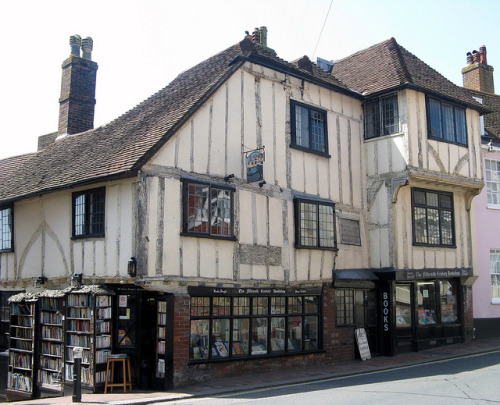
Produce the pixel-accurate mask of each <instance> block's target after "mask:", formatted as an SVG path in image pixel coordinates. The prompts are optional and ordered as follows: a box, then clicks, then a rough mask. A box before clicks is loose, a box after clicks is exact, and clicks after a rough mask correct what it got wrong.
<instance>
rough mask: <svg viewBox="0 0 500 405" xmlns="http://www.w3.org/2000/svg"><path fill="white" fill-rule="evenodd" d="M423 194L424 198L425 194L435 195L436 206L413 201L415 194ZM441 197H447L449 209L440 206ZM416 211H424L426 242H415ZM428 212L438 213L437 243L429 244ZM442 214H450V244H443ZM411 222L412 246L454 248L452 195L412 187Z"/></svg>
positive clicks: (454, 233)
mask: <svg viewBox="0 0 500 405" xmlns="http://www.w3.org/2000/svg"><path fill="white" fill-rule="evenodd" d="M417 191H418V192H424V193H426V198H427V194H435V195H437V198H438V205H437V206H434V205H429V204H428V203H426V204H421V203H417V202H416V201H415V192H417ZM441 196H443V197H449V198H450V201H451V204H450V205H451V207H443V206H442V205H441V198H440V197H441ZM416 209H424V210H425V223H426V225H427V227H426V236H425V237H426V239H427V242H417V229H416V228H417V227H416V218H415V212H416ZM429 210H436V211H438V213H439V215H438V225H439V243H429V238H430V237H431V235H430V232H429V225H428V224H429V220H428V218H429ZM442 212H449V213H450V214H451V218H450V221H451V243H449V244H448V243H443V239H444V236H443V221H442V216H441V213H442ZM411 220H412V234H413V245H414V246H429V247H443V248H456V229H455V209H454V200H453V193H451V192H447V191H437V190H429V189H424V188H418V187H413V188H412V189H411Z"/></svg>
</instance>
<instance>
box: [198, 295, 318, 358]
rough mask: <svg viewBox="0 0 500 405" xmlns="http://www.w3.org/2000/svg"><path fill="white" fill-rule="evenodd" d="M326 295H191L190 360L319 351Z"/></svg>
mask: <svg viewBox="0 0 500 405" xmlns="http://www.w3.org/2000/svg"><path fill="white" fill-rule="evenodd" d="M320 303H321V296H320V295H304V296H224V297H207V296H204V297H198V296H197V297H194V296H193V297H191V325H190V347H189V352H190V359H191V360H192V361H207V360H216V359H217V360H224V359H225V360H229V359H241V358H252V357H255V356H269V355H275V354H288V353H290V354H291V353H293V354H295V353H300V352H310V351H317V350H319V349H321V343H320V340H319V339H320V336H321V333H320V327H321V325H320V319H321V317H320V308H321V305H320Z"/></svg>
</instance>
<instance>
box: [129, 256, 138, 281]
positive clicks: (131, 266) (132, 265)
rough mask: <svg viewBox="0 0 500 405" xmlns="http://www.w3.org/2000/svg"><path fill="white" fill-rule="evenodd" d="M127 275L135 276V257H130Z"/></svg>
mask: <svg viewBox="0 0 500 405" xmlns="http://www.w3.org/2000/svg"><path fill="white" fill-rule="evenodd" d="M127 273H128V275H129V276H130V277H135V275H136V274H137V260H136V259H135V257H131V258H130V259H129V261H128V264H127Z"/></svg>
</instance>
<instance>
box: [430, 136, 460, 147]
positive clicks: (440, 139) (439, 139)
mask: <svg viewBox="0 0 500 405" xmlns="http://www.w3.org/2000/svg"><path fill="white" fill-rule="evenodd" d="M427 139H428V140H429V141H436V142H444V143H449V144H450V145H455V146H461V147H462V148H468V147H469V145H468V144H463V143H458V142H453V141H448V140H446V139H443V138H435V137H432V136H427Z"/></svg>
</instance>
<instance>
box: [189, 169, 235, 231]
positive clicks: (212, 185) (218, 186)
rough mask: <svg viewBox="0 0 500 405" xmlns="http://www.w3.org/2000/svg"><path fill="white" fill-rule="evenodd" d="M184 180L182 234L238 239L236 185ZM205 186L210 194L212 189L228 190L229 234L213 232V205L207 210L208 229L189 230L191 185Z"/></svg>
mask: <svg viewBox="0 0 500 405" xmlns="http://www.w3.org/2000/svg"><path fill="white" fill-rule="evenodd" d="M181 182H182V232H181V235H182V236H192V237H198V238H213V239H225V240H232V241H234V240H236V237H235V235H234V198H235V197H234V192H235V189H234V187H231V186H225V185H223V184H219V183H214V182H209V181H203V180H197V179H189V178H183V179H181ZM190 185H194V186H205V187H208V195H209V196H210V195H211V193H212V190H220V191H228V192H229V199H230V224H229V227H228V231H229V235H220V234H216V233H213V232H212V228H213V226H212V225H211V218H212V209H211V206H210V207H209V209H208V210H207V221H206V222H207V231H206V232H202V231H191V230H189V186H190Z"/></svg>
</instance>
